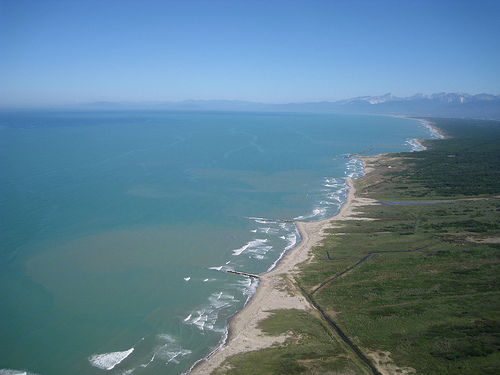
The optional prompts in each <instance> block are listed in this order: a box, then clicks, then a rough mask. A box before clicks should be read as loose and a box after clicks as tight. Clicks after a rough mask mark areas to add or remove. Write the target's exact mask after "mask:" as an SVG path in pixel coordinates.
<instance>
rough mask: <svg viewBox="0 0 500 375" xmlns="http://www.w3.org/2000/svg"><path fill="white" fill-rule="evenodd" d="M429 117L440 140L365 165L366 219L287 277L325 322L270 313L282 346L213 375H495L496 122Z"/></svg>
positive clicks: (332, 235) (498, 308) (499, 259)
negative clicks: (371, 201) (293, 276)
mask: <svg viewBox="0 0 500 375" xmlns="http://www.w3.org/2000/svg"><path fill="white" fill-rule="evenodd" d="M432 122H434V123H435V124H436V126H437V127H438V128H439V129H441V130H442V131H443V132H444V133H445V134H446V135H447V136H449V137H450V138H447V139H444V140H435V141H426V142H425V143H426V146H427V147H428V150H427V151H423V152H419V153H401V154H391V155H384V156H382V157H381V158H379V159H378V160H376V161H372V160H370V161H369V162H373V163H375V165H374V167H375V170H374V172H372V173H369V174H368V175H366V176H364V177H363V178H361V179H359V180H357V181H356V182H355V185H356V189H357V195H358V196H366V197H371V198H375V199H377V200H379V201H380V202H382V203H381V204H378V205H372V206H364V207H361V208H359V210H360V213H359V216H360V217H363V218H367V219H371V220H354V221H353V220H348V221H344V222H339V223H338V225H336V227H335V228H332V229H330V230H329V235H328V236H327V238H326V239H325V240H324V242H323V245H322V246H319V247H317V248H315V250H314V258H313V262H311V263H306V264H304V265H302V267H301V273H300V276H299V277H297V278H296V279H295V282H296V283H297V285H298V286H299V287H300V288H301V289H302V290H303V291H304V294H305V295H306V296H307V297H308V298H309V299H310V301H311V302H312V303H314V304H315V305H316V306H317V307H318V311H320V312H321V313H322V314H324V315H323V316H322V315H321V314H319V313H318V312H317V311H312V312H303V311H298V310H285V311H275V312H274V313H273V315H272V316H271V317H270V318H268V319H267V320H265V321H263V322H262V329H263V330H264V331H265V332H266V333H268V334H271V335H278V334H283V333H287V334H288V335H289V339H288V340H287V341H286V342H285V344H283V345H280V346H277V347H273V348H269V349H265V350H261V351H258V352H251V353H246V354H244V355H239V356H235V357H233V358H230V359H229V361H228V363H227V364H229V366H228V367H226V369H225V370H220V371H218V372H216V373H217V374H221V373H227V374H371V373H386V374H392V373H394V374H405V373H418V374H426V375H432V374H440V375H445V374H450V375H451V374H453V375H456V374H464V375H465V374H470V375H472V374H474V375H476V374H492V375H493V374H498V373H500V291H499V276H500V275H499V265H500V256H499V255H500V241H499V239H500V225H499V222H500V220H499V218H500V200H499V199H495V198H496V196H497V195H498V194H499V193H500V124H499V123H496V122H490V121H475V120H449V119H434V120H432ZM443 198H444V199H447V200H452V201H453V202H446V203H421V204H405V205H401V204H388V203H385V202H386V201H391V202H392V201H398V200H406V201H415V200H421V201H423V202H425V201H429V200H431V199H443ZM332 324H334V325H336V326H337V327H338V329H339V330H341V332H342V333H343V335H345V336H346V337H345V338H342V337H341V336H340V335H339V334H338V332H336V331H335V329H334V328H333V325H332ZM347 342H349V343H350V344H348V343H347ZM353 347H355V348H356V349H359V350H360V352H362V353H363V355H364V356H365V358H369V361H371V362H372V363H373V364H375V365H376V367H377V369H376V370H373V369H370V368H369V367H368V366H366V365H365V364H364V363H363V361H362V358H360V356H359V355H358V354H356V352H355V351H354V350H353ZM375 358H377V359H378V360H375ZM381 359H382V360H381ZM227 364H226V365H227ZM228 368H230V370H228Z"/></svg>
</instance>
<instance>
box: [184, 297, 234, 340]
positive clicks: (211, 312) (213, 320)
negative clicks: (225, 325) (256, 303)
mask: <svg viewBox="0 0 500 375" xmlns="http://www.w3.org/2000/svg"><path fill="white" fill-rule="evenodd" d="M208 300H209V302H208V304H206V305H203V306H201V307H200V308H199V309H198V310H196V311H194V312H192V313H191V314H189V316H188V317H187V318H186V319H184V322H185V323H186V324H192V325H194V326H195V327H196V328H198V329H199V330H201V331H204V330H210V331H214V332H219V333H221V332H223V331H224V330H223V329H220V328H217V327H216V324H217V321H218V319H219V314H220V312H221V311H222V310H223V309H225V308H227V307H230V306H232V304H233V303H234V302H239V301H238V300H237V299H235V297H234V296H233V295H231V294H229V293H225V292H222V291H221V292H218V293H213V294H212V295H211V296H210V297H209V298H208Z"/></svg>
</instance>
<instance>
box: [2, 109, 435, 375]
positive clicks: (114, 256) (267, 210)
mask: <svg viewBox="0 0 500 375" xmlns="http://www.w3.org/2000/svg"><path fill="white" fill-rule="evenodd" d="M0 124H1V127H0V168H1V169H0V181H1V193H0V202H1V214H0V215H1V233H2V236H1V246H0V337H2V340H1V341H0V369H3V370H0V374H4V375H5V374H18V373H22V372H23V371H27V372H28V373H31V374H40V375H49V374H56V375H57V374H180V373H183V372H185V371H187V370H188V369H189V368H190V367H191V366H192V364H193V363H194V362H196V361H197V360H198V359H200V358H202V357H203V356H204V355H206V354H207V353H209V352H210V351H211V350H213V348H214V347H216V346H217V345H218V344H219V343H220V342H221V340H222V339H223V337H224V334H225V330H226V320H227V318H228V317H229V316H231V315H232V314H234V313H235V312H236V311H237V310H239V309H240V308H241V307H242V306H243V305H244V303H245V302H246V301H247V299H248V297H249V296H250V295H251V294H252V292H253V290H254V289H255V287H256V285H253V284H252V282H251V280H249V279H247V278H245V277H242V276H237V275H234V274H228V273H224V272H222V271H224V270H227V269H232V270H238V271H244V272H250V273H256V274H258V273H261V272H265V271H266V270H268V269H270V268H271V267H272V266H273V265H274V264H275V262H276V260H277V259H278V258H279V257H280V256H281V255H282V253H283V252H284V251H286V250H287V249H289V248H291V247H293V246H294V245H295V244H296V243H297V241H298V240H299V235H298V233H297V230H296V228H295V226H294V225H293V224H292V223H287V222H283V221H280V220H291V219H299V220H310V221H314V220H319V219H323V218H326V217H330V216H332V215H334V214H335V213H336V212H337V210H338V209H339V207H340V205H341V202H343V200H344V199H345V195H346V186H345V183H344V180H343V179H342V178H343V177H346V176H350V177H356V176H359V175H360V174H361V173H362V169H361V165H360V163H359V161H357V160H355V159H351V158H345V156H347V155H350V154H354V153H357V152H361V151H364V150H368V149H370V150H371V151H369V152H367V153H366V154H368V155H370V154H371V155H374V154H379V153H384V152H397V151H409V150H414V149H415V144H414V143H412V142H411V138H430V137H432V134H431V131H430V130H429V129H428V128H426V127H425V126H424V125H422V124H421V123H419V122H417V121H415V120H409V119H402V118H393V117H382V116H365V115H312V114H257V113H153V112H26V113H8V112H5V113H1V114H0Z"/></svg>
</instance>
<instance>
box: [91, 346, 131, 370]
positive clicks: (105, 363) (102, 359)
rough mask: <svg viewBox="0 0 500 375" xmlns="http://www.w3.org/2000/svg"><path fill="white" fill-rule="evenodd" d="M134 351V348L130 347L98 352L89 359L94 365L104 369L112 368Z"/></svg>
mask: <svg viewBox="0 0 500 375" xmlns="http://www.w3.org/2000/svg"><path fill="white" fill-rule="evenodd" d="M133 351H134V348H130V349H129V350H125V351H123V352H112V353H104V354H96V355H93V356H91V357H89V361H90V363H91V364H92V366H95V367H98V368H100V369H103V370H112V369H113V368H115V366H116V365H118V364H119V363H120V362H122V361H123V360H124V359H125V358H127V357H128V356H129V355H130V354H132V352H133Z"/></svg>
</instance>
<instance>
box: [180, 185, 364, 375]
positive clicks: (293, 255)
mask: <svg viewBox="0 0 500 375" xmlns="http://www.w3.org/2000/svg"><path fill="white" fill-rule="evenodd" d="M345 180H346V183H347V185H348V187H349V189H348V193H347V197H346V201H345V202H344V203H343V204H342V206H341V207H340V210H339V212H338V213H337V214H336V215H335V216H333V217H331V218H328V219H324V220H320V221H315V222H302V221H297V222H295V224H296V225H297V229H298V230H299V233H300V235H301V241H300V242H299V243H298V244H297V245H296V246H295V247H294V248H292V249H290V250H289V251H288V252H287V253H286V254H285V256H284V257H283V258H282V259H281V260H280V261H279V262H278V264H277V265H276V267H275V268H273V269H272V270H271V271H269V272H267V273H264V274H261V275H260V276H259V285H258V287H257V290H256V291H255V294H254V295H253V296H252V298H251V299H250V300H249V302H248V303H247V304H246V305H245V306H244V307H243V308H242V309H241V310H240V311H239V312H237V313H236V314H235V315H234V316H232V317H231V318H230V320H229V327H228V332H227V337H226V339H225V342H224V343H223V344H221V345H220V346H219V347H217V348H216V349H215V350H214V351H213V352H212V353H210V354H209V355H207V356H206V357H205V358H203V359H201V360H199V361H198V362H196V363H195V364H194V365H193V367H192V368H191V369H190V370H188V371H187V372H186V373H188V374H190V375H201V374H210V373H211V372H212V371H214V370H215V369H217V368H220V366H221V364H222V363H223V362H224V361H225V360H226V359H227V358H229V357H231V356H233V355H236V354H242V353H245V352H249V351H254V350H259V349H264V348H268V347H270V346H272V345H274V344H279V343H283V342H284V341H285V340H286V338H287V336H286V335H283V336H269V335H265V334H263V333H262V331H261V330H260V329H259V328H258V324H259V322H260V321H262V320H264V319H265V318H266V317H268V316H269V315H270V311H272V310H280V309H300V310H312V309H313V307H312V306H311V305H310V304H309V302H308V301H307V300H306V298H305V297H304V296H303V295H302V294H301V293H300V291H298V290H296V288H295V286H294V284H293V282H292V281H293V276H294V275H295V274H297V273H298V272H299V270H298V268H297V266H298V264H300V263H302V262H304V261H307V260H308V259H310V258H311V254H310V253H311V250H312V249H313V248H314V247H315V246H317V245H318V244H319V243H320V242H321V241H322V240H323V238H324V237H325V233H324V230H325V229H327V228H329V227H330V226H331V225H332V224H333V222H335V221H336V220H346V219H350V218H353V217H352V216H353V207H355V206H359V205H366V204H370V203H372V202H371V200H370V199H365V198H362V199H361V198H357V197H356V196H355V192H356V191H355V188H354V185H353V182H352V179H351V178H346V179H345Z"/></svg>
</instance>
